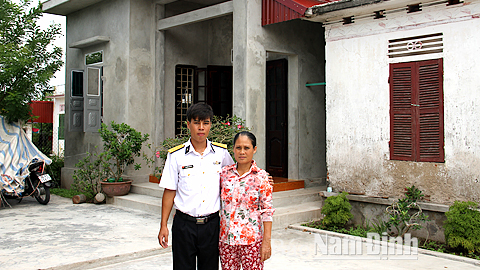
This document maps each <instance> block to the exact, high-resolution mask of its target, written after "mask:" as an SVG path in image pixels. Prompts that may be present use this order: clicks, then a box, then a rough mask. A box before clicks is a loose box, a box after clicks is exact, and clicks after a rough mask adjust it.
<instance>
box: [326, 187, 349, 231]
mask: <svg viewBox="0 0 480 270" xmlns="http://www.w3.org/2000/svg"><path fill="white" fill-rule="evenodd" d="M347 195H348V193H347V192H342V193H340V194H338V195H336V196H331V197H328V198H327V199H326V200H325V202H324V204H323V207H322V214H324V215H325V217H324V218H323V219H322V224H323V225H325V226H327V227H332V226H344V225H345V224H346V223H347V222H348V221H349V220H350V219H351V218H352V217H353V215H352V213H350V210H351V209H352V205H351V204H350V202H349V201H348V199H347Z"/></svg>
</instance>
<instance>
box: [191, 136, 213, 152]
mask: <svg viewBox="0 0 480 270" xmlns="http://www.w3.org/2000/svg"><path fill="white" fill-rule="evenodd" d="M194 151H195V148H194V147H193V145H192V142H191V139H188V141H187V142H186V143H185V155H186V154H188V153H193V152H194ZM208 152H213V153H215V150H214V149H213V145H212V143H211V142H210V140H208V139H207V148H205V152H203V155H206V154H207V153H208Z"/></svg>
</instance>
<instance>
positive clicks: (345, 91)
mask: <svg viewBox="0 0 480 270" xmlns="http://www.w3.org/2000/svg"><path fill="white" fill-rule="evenodd" d="M479 14H480V4H479V2H478V1H472V3H470V4H469V5H454V6H449V7H446V6H445V5H441V6H434V7H430V8H428V7H424V8H423V11H421V12H417V13H411V14H407V13H406V12H399V13H395V14H391V15H389V16H387V18H386V19H380V20H373V19H371V18H370V19H366V20H358V21H355V23H353V24H350V25H341V24H332V25H328V26H326V32H325V33H326V34H325V38H326V42H327V44H326V60H327V71H326V77H327V87H326V112H327V124H326V126H327V166H328V174H329V181H330V183H331V185H332V186H333V188H334V190H346V191H356V192H365V193H366V194H367V195H389V196H401V195H402V194H403V191H404V188H405V187H406V186H411V185H413V184H415V186H417V187H418V188H420V189H421V190H422V191H423V192H424V193H425V194H426V195H429V196H431V200H432V201H433V202H437V203H446V204H450V203H452V202H453V201H454V200H473V201H477V202H478V201H480V183H479V180H480V166H478V164H480V138H479V137H478V136H476V134H478V132H479V131H480V122H479V121H478V117H479V115H480V114H479V112H480V91H479V90H480V89H479V88H480V77H479V76H478V69H477V68H476V67H477V66H478V65H479V64H480V62H479V61H480V60H479V59H480V50H479V49H480V36H479V35H478V34H477V30H476V29H478V28H479V27H480V20H478V19H477V18H478V17H479ZM432 33H443V53H438V54H432V55H426V56H418V57H404V58H399V59H396V60H389V58H388V56H387V49H388V40H391V39H396V38H403V37H411V36H418V35H425V34H432ZM438 58H443V59H444V62H443V63H444V135H445V162H444V163H428V162H406V161H395V160H390V158H389V155H390V153H389V140H390V122H389V121H390V120H389V119H390V115H389V110H390V102H389V84H388V77H389V64H390V63H393V62H410V61H419V60H426V59H438Z"/></svg>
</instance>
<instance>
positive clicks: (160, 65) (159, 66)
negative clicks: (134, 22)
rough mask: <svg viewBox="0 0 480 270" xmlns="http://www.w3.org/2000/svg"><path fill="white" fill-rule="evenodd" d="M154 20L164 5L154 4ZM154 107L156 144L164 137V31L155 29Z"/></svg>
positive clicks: (159, 16) (163, 12) (162, 14)
mask: <svg viewBox="0 0 480 270" xmlns="http://www.w3.org/2000/svg"><path fill="white" fill-rule="evenodd" d="M155 12H156V16H155V21H157V20H160V19H162V18H165V5H159V4H157V5H155ZM154 32H155V89H154V91H155V107H154V108H153V115H154V118H155V120H154V132H155V133H154V134H153V135H152V136H151V137H150V138H151V140H153V142H154V143H155V144H156V145H158V144H160V142H162V141H163V140H164V139H165V133H164V129H165V126H164V114H165V112H164V109H163V108H164V107H165V106H164V101H165V83H164V82H165V32H163V31H157V30H155V31H154Z"/></svg>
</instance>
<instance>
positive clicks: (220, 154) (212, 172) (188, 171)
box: [159, 140, 234, 217]
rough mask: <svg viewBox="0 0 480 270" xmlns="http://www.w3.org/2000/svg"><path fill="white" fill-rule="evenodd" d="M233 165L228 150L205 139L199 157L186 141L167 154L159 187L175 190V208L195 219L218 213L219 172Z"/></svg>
mask: <svg viewBox="0 0 480 270" xmlns="http://www.w3.org/2000/svg"><path fill="white" fill-rule="evenodd" d="M180 147H181V146H180ZM232 164H234V162H233V159H232V157H231V156H230V153H228V151H227V149H225V148H223V147H220V146H216V145H214V144H212V143H211V142H210V141H209V140H207V148H205V152H204V153H203V156H202V155H200V153H197V152H196V151H195V148H194V147H193V145H192V144H191V142H190V140H188V141H187V142H186V143H184V144H183V147H181V148H180V149H178V150H176V151H174V152H172V153H169V154H168V156H167V160H166V161H165V167H164V169H163V172H162V179H161V181H160V183H159V186H160V187H162V188H166V189H170V190H176V195H175V199H174V208H175V209H178V210H179V211H181V212H183V213H186V214H188V215H190V216H194V217H199V216H205V215H208V214H211V213H215V212H217V211H218V210H220V171H221V170H222V167H224V166H227V165H232Z"/></svg>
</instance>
